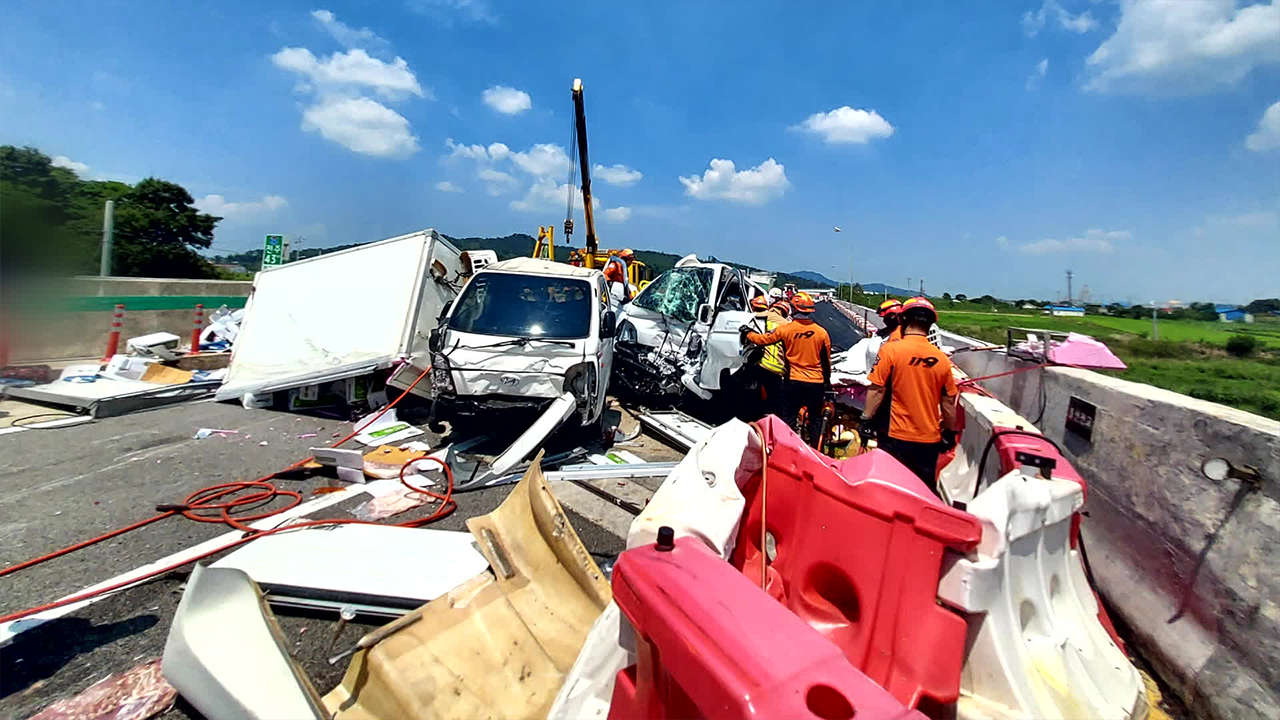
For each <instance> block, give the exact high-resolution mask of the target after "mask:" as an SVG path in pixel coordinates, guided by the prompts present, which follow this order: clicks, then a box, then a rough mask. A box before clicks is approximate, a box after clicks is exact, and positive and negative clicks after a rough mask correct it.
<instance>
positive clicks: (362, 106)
mask: <svg viewBox="0 0 1280 720" xmlns="http://www.w3.org/2000/svg"><path fill="white" fill-rule="evenodd" d="M302 129H303V130H306V131H308V132H317V133H320V135H321V137H323V138H325V139H326V140H332V141H333V142H336V143H338V144H340V145H342V146H344V147H346V148H347V149H349V150H352V151H354V152H358V153H361V154H363V155H372V156H374V157H385V158H397V159H403V158H407V157H409V156H410V155H412V154H414V153H416V152H417V151H418V149H419V147H418V138H417V136H415V135H414V134H413V132H412V130H411V129H410V128H409V121H408V120H406V119H405V117H404V116H403V115H401V114H400V113H398V112H396V111H395V110H392V109H391V108H389V107H387V106H386V105H383V104H382V103H379V102H377V101H374V100H370V99H369V98H363V97H362V98H342V97H332V98H325V99H322V100H320V101H319V102H317V103H316V104H315V105H312V106H311V107H309V108H307V109H306V111H305V112H303V114H302Z"/></svg>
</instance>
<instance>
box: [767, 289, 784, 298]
mask: <svg viewBox="0 0 1280 720" xmlns="http://www.w3.org/2000/svg"><path fill="white" fill-rule="evenodd" d="M769 299H770V300H781V299H782V288H773V289H771V290H769Z"/></svg>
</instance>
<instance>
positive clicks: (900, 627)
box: [730, 417, 982, 708]
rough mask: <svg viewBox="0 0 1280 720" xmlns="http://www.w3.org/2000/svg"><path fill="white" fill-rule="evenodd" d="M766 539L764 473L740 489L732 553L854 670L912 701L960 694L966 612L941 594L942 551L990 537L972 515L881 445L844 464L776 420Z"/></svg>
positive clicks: (766, 427) (769, 436)
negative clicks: (740, 512)
mask: <svg viewBox="0 0 1280 720" xmlns="http://www.w3.org/2000/svg"><path fill="white" fill-rule="evenodd" d="M760 425H761V429H762V432H763V435H764V441H765V445H766V447H767V448H768V449H769V467H768V471H769V485H770V488H769V508H768V528H767V534H766V535H765V540H764V542H765V544H766V548H761V547H760V544H761V539H760V538H761V534H762V533H761V522H760V515H761V508H760V494H761V487H760V485H761V483H760V475H759V474H757V475H756V476H754V477H753V478H751V479H750V480H748V481H747V484H746V485H745V486H744V487H743V488H742V491H743V495H744V496H745V497H746V503H747V512H746V513H745V514H744V516H743V519H742V523H741V525H740V526H739V530H738V539H737V546H736V547H735V548H734V551H733V554H732V556H731V557H730V562H731V563H732V564H733V565H734V566H735V567H737V568H738V569H739V570H742V571H743V572H749V573H751V575H750V577H754V576H755V573H757V572H758V568H759V567H760V563H761V557H760V556H761V553H762V552H767V558H768V560H769V566H768V568H767V572H766V575H767V582H766V589H767V591H768V593H769V594H770V595H772V596H773V597H774V598H776V599H778V600H779V601H780V602H782V603H783V604H784V605H786V606H787V607H788V608H790V609H791V611H792V612H794V613H795V614H796V615H799V616H800V618H801V619H803V620H805V621H806V622H807V623H808V624H809V625H810V626H812V627H814V628H817V629H818V630H819V631H820V632H821V633H822V634H823V635H825V636H826V637H827V639H829V640H831V641H832V642H834V643H835V644H836V646H837V647H839V648H840V649H841V650H842V651H843V652H844V655H845V657H846V658H848V659H849V662H851V663H853V665H854V667H856V668H858V669H859V670H861V671H862V672H864V673H866V674H867V675H868V676H869V677H870V678H871V679H872V680H873V681H875V682H877V683H879V684H880V685H881V686H883V687H884V688H885V689H887V690H888V691H889V692H890V693H891V694H892V695H893V696H894V697H896V698H897V699H898V700H899V701H901V702H903V703H905V704H906V705H907V706H908V707H913V708H914V707H916V706H917V705H918V704H920V702H921V701H922V700H926V699H927V700H928V704H930V705H936V704H947V703H952V702H955V701H956V699H957V697H958V696H959V693H960V670H961V666H962V664H963V659H964V650H965V632H966V624H965V621H964V618H962V617H961V616H960V615H959V614H957V613H956V612H954V611H953V610H951V609H949V608H946V607H943V606H941V605H939V604H938V602H937V595H938V579H939V577H940V575H941V567H942V564H943V557H944V555H946V554H948V552H956V553H967V552H969V551H971V550H972V549H974V548H975V547H976V546H977V544H978V541H979V539H980V538H981V537H982V526H981V523H980V522H979V521H978V519H977V518H976V517H974V516H973V515H970V514H969V513H966V512H964V511H962V510H957V509H954V508H951V507H948V506H946V505H944V504H943V503H942V502H941V501H940V500H938V499H937V497H935V496H934V495H933V494H932V493H931V492H929V490H928V488H926V487H925V485H924V483H922V482H920V480H919V479H918V478H917V477H916V476H915V475H914V474H913V473H912V472H911V471H910V470H907V468H906V467H904V466H903V465H902V464H901V463H899V462H898V461H897V460H895V459H893V458H892V457H891V456H890V455H888V454H887V453H885V452H883V451H879V450H876V451H872V452H869V453H866V454H864V455H859V456H857V457H854V458H850V459H847V460H843V461H839V462H836V461H832V460H831V459H830V458H825V457H823V456H820V455H818V454H817V453H815V452H813V450H812V449H811V448H809V447H807V446H805V445H804V443H803V442H802V441H801V440H800V438H799V437H797V436H796V434H795V433H794V432H792V431H791V429H790V428H788V427H787V426H786V425H785V424H783V423H782V422H780V421H779V420H777V418H774V417H767V418H765V419H764V420H762V421H761V423H760Z"/></svg>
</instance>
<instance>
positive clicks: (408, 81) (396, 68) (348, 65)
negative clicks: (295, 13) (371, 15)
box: [271, 47, 431, 100]
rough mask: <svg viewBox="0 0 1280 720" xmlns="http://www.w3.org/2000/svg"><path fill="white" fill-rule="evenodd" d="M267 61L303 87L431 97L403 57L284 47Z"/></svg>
mask: <svg viewBox="0 0 1280 720" xmlns="http://www.w3.org/2000/svg"><path fill="white" fill-rule="evenodd" d="M271 62H272V63H274V64H275V66H276V67H278V68H280V69H281V70H287V71H289V72H292V73H296V74H298V75H300V76H301V77H302V78H304V79H305V81H306V82H305V83H304V84H303V85H302V89H303V90H304V91H310V90H312V89H315V90H317V91H320V92H340V91H359V90H372V91H373V92H375V93H377V94H378V95H380V96H382V97H384V98H386V99H388V100H400V99H403V98H405V97H408V96H411V95H412V96H417V97H431V95H430V91H428V90H424V89H423V88H422V86H421V85H419V84H418V78H417V76H415V75H414V74H413V71H412V70H410V69H409V63H407V62H405V59H404V58H401V57H397V58H395V59H394V60H392V61H391V62H383V61H381V60H379V59H377V58H375V57H370V56H369V53H367V52H365V51H364V50H362V49H360V48H353V49H351V50H348V51H347V52H340V53H334V54H332V55H330V56H329V57H327V58H323V59H321V58H317V57H316V56H315V54H313V53H312V52H311V51H310V50H308V49H306V48H300V47H287V48H283V49H281V50H280V51H279V52H277V53H276V54H275V55H272V56H271Z"/></svg>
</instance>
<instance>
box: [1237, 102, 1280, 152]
mask: <svg viewBox="0 0 1280 720" xmlns="http://www.w3.org/2000/svg"><path fill="white" fill-rule="evenodd" d="M1244 146H1245V147H1247V148H1249V149H1250V150H1252V151H1254V152H1265V151H1267V150H1278V149H1280V101H1277V102H1275V103H1272V105H1271V107H1269V108H1267V110H1266V112H1264V113H1262V117H1261V118H1260V119H1259V120H1258V129H1257V130H1256V131H1254V132H1253V134H1251V135H1249V137H1247V138H1245V139H1244Z"/></svg>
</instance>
